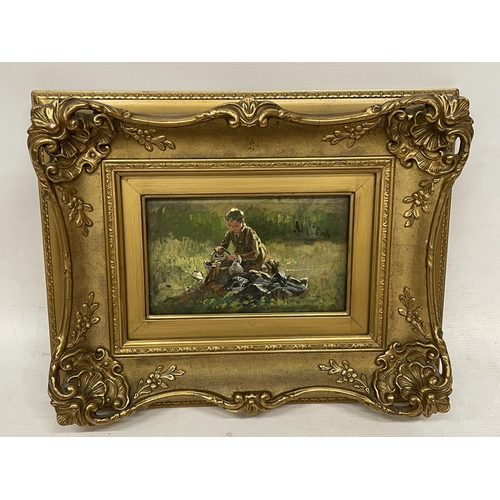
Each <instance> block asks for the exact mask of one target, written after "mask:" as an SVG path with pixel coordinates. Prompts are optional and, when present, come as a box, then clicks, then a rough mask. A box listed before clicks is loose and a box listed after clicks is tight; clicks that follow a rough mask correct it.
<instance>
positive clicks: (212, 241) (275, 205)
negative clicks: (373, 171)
mask: <svg viewBox="0 0 500 500" xmlns="http://www.w3.org/2000/svg"><path fill="white" fill-rule="evenodd" d="M235 206H236V207H238V208H240V209H242V210H244V212H245V221H246V223H247V224H248V225H249V226H250V227H251V228H253V229H254V230H255V231H256V232H257V234H258V235H259V236H260V238H261V239H262V241H263V243H264V244H265V245H266V246H267V248H268V251H269V253H270V258H271V259H274V260H278V261H279V262H280V271H282V272H283V273H285V275H286V276H292V277H293V278H297V279H302V278H308V281H309V292H308V294H307V295H306V296H301V297H293V298H288V299H286V300H282V299H281V300H280V299H269V298H263V299H262V300H260V301H255V299H254V300H242V299H240V298H239V297H238V296H237V295H233V294H232V293H227V294H225V295H224V292H223V291H222V294H221V290H220V288H219V290H216V289H213V288H210V287H202V286H200V285H199V284H198V283H197V282H196V281H195V280H194V279H193V278H192V277H191V274H192V273H193V271H195V270H197V271H200V272H201V273H202V274H204V273H205V270H204V266H203V263H204V262H206V261H207V260H209V257H210V254H211V253H212V251H213V250H214V248H215V246H217V245H218V244H219V243H220V241H221V239H222V237H223V235H224V233H225V232H226V231H227V230H228V228H227V226H226V222H225V219H224V215H225V214H226V212H227V211H228V209H229V208H231V207H235ZM348 226H349V198H348V197H347V196H328V197H327V196H323V197H300V196H289V197H282V198H274V197H271V198H263V197H258V198H240V199H213V198H206V199H195V198H191V199H180V198H176V199H171V198H170V199H169V198H157V199H150V200H148V202H147V232H148V253H149V278H150V280H149V283H150V287H149V288H150V294H149V296H150V313H151V314H193V313H220V312H290V311H311V312H313V311H343V310H345V300H346V299H345V293H346V292H345V289H346V268H347V261H346V259H347V235H348ZM229 250H230V251H231V250H232V249H231V248H230V249H229Z"/></svg>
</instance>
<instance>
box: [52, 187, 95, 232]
mask: <svg viewBox="0 0 500 500" xmlns="http://www.w3.org/2000/svg"><path fill="white" fill-rule="evenodd" d="M57 190H58V191H59V192H60V193H61V198H62V201H63V203H65V204H66V205H67V206H68V208H69V209H70V212H69V217H68V220H69V221H70V222H74V223H75V225H76V227H79V228H81V230H82V233H83V235H84V236H88V235H89V227H92V226H93V222H92V220H91V219H90V217H89V216H88V215H87V213H86V212H92V211H93V210H94V208H93V207H92V205H90V204H89V203H85V202H84V201H83V199H82V198H80V197H79V196H76V193H77V192H78V191H77V190H76V189H74V188H70V187H67V186H64V185H57Z"/></svg>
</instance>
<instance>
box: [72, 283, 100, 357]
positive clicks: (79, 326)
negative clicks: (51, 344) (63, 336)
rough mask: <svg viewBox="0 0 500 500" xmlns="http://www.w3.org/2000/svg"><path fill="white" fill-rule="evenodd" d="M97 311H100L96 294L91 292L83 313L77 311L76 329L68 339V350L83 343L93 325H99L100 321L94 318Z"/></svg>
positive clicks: (83, 307)
mask: <svg viewBox="0 0 500 500" xmlns="http://www.w3.org/2000/svg"><path fill="white" fill-rule="evenodd" d="M97 309H99V304H98V303H97V302H94V292H91V293H90V294H89V296H88V298H87V302H85V303H84V304H83V306H82V310H83V312H81V311H77V313H76V328H75V329H74V330H72V332H71V333H70V335H69V337H68V344H67V348H68V349H70V348H72V347H74V346H75V345H76V344H79V343H80V342H83V341H84V340H85V334H86V333H87V332H88V331H89V330H90V329H91V328H92V325H95V324H96V323H99V321H100V319H99V318H98V317H96V316H94V314H95V312H96V311H97Z"/></svg>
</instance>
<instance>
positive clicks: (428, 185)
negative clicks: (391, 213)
mask: <svg viewBox="0 0 500 500" xmlns="http://www.w3.org/2000/svg"><path fill="white" fill-rule="evenodd" d="M440 180H441V179H439V178H434V179H426V180H424V181H421V182H420V183H419V186H420V189H419V190H418V191H415V192H414V193H413V194H412V195H411V196H407V197H406V198H404V199H403V203H411V207H410V208H409V209H408V210H407V211H406V212H405V213H404V214H403V217H404V218H405V219H407V220H406V222H405V227H411V226H413V223H414V222H415V220H416V219H419V218H420V210H422V212H428V211H429V207H428V205H427V201H428V200H429V198H430V197H431V196H432V195H433V194H434V191H435V186H436V184H437V183H438V182H439V181H440Z"/></svg>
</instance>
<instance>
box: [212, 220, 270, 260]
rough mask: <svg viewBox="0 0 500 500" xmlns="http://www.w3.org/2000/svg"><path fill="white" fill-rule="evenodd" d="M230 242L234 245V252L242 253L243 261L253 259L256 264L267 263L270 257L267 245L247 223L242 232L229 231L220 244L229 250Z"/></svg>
mask: <svg viewBox="0 0 500 500" xmlns="http://www.w3.org/2000/svg"><path fill="white" fill-rule="evenodd" d="M230 243H232V244H233V245H234V247H235V251H234V252H235V253H236V254H237V255H241V259H242V260H243V261H246V260H247V261H248V260H251V261H253V262H254V263H255V264H265V263H266V262H267V261H268V259H269V256H268V252H267V248H266V246H265V245H264V243H262V241H260V238H259V237H258V235H257V233H256V232H255V231H254V230H253V229H252V228H251V227H248V226H247V225H246V224H245V225H244V226H243V229H242V230H241V232H240V233H234V232H233V231H228V232H227V233H226V234H225V235H224V238H223V239H222V242H221V244H220V246H221V247H224V248H225V249H226V250H227V249H228V247H229V244H230Z"/></svg>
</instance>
